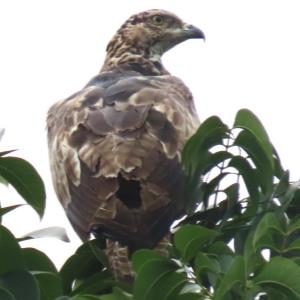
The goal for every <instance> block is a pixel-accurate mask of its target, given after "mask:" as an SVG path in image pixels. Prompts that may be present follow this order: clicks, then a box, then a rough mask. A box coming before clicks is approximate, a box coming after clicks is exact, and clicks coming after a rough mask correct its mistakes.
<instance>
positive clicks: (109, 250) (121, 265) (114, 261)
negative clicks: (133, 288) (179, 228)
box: [106, 233, 170, 283]
mask: <svg viewBox="0 0 300 300" xmlns="http://www.w3.org/2000/svg"><path fill="white" fill-rule="evenodd" d="M169 243H170V234H169V233H168V234H167V235H165V236H164V237H163V238H162V239H161V240H160V241H159V242H158V243H157V245H156V246H155V247H154V249H153V250H154V251H155V252H157V253H158V254H160V255H162V256H168V255H169V253H168V249H167V247H168V245H169ZM106 254H107V257H108V262H109V267H110V270H111V272H112V274H113V276H114V278H115V279H116V280H117V281H119V282H126V283H131V282H132V281H133V279H134V276H135V273H134V270H133V268H132V263H131V260H130V255H131V253H130V251H129V249H128V246H126V245H122V244H121V243H120V242H118V241H112V240H109V239H107V240H106Z"/></svg>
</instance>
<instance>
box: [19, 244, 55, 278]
mask: <svg viewBox="0 0 300 300" xmlns="http://www.w3.org/2000/svg"><path fill="white" fill-rule="evenodd" d="M22 254H23V257H24V261H25V265H26V267H27V269H28V270H30V271H43V272H50V273H57V270H56V267H55V265H54V264H53V262H52V261H51V260H50V259H49V257H48V256H47V255H46V254H45V253H43V252H42V251H39V250H37V249H34V248H23V249H22Z"/></svg>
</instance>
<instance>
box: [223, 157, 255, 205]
mask: <svg viewBox="0 0 300 300" xmlns="http://www.w3.org/2000/svg"><path fill="white" fill-rule="evenodd" d="M229 166H230V167H233V168H235V169H236V170H238V172H239V173H240V174H241V175H242V177H243V179H244V182H245V184H246V187H247V191H248V193H249V195H250V197H251V200H253V201H254V202H258V201H259V187H258V182H257V176H256V173H255V171H254V169H253V168H252V167H251V165H250V163H249V162H248V161H247V160H246V159H245V158H244V157H242V156H235V157H234V158H232V159H231V161H230V163H229Z"/></svg>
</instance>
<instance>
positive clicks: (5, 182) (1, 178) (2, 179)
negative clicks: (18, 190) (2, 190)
mask: <svg viewBox="0 0 300 300" xmlns="http://www.w3.org/2000/svg"><path fill="white" fill-rule="evenodd" d="M0 183H1V184H4V185H5V186H8V182H7V181H6V180H5V179H4V178H3V177H2V176H0Z"/></svg>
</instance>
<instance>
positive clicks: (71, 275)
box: [59, 240, 104, 294]
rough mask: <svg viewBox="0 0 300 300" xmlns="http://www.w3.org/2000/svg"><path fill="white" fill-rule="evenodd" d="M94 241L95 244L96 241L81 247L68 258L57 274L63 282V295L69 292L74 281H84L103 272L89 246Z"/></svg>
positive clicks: (100, 264)
mask: <svg viewBox="0 0 300 300" xmlns="http://www.w3.org/2000/svg"><path fill="white" fill-rule="evenodd" d="M94 241H96V242H97V240H93V241H88V242H86V243H84V244H83V245H81V246H80V247H79V248H78V249H77V250H76V253H75V254H74V255H72V256H71V257H69V259H68V260H67V261H66V262H65V264H64V265H63V267H62V269H61V270H60V272H59V273H60V275H61V278H62V280H63V290H64V293H65V294H69V293H70V292H71V290H72V287H73V284H74V282H75V280H77V279H80V280H82V279H86V278H88V277H90V276H92V275H93V274H95V273H98V272H99V271H101V270H103V268H104V266H103V265H102V263H101V262H100V261H99V260H98V258H97V257H96V256H95V255H94V252H93V251H92V248H91V246H90V245H89V244H90V243H92V242H94ZM100 250H101V249H99V251H100Z"/></svg>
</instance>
